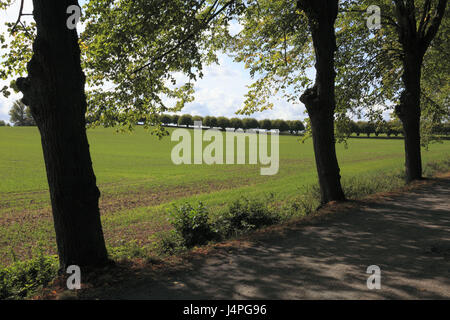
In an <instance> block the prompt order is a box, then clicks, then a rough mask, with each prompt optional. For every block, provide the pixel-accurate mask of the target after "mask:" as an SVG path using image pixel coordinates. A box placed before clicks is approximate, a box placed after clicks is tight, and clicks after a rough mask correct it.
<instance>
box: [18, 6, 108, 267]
mask: <svg viewBox="0 0 450 320" xmlns="http://www.w3.org/2000/svg"><path fill="white" fill-rule="evenodd" d="M33 5H34V11H33V16H34V19H35V21H36V29H37V35H36V38H35V39H34V45H33V57H32V59H31V61H29V63H28V77H27V78H23V77H21V78H19V79H17V81H16V84H17V88H18V89H19V90H20V91H21V92H22V93H23V99H22V102H23V103H24V104H25V105H28V106H29V107H30V109H31V113H32V115H33V118H34V119H35V120H36V123H37V126H38V128H39V131H40V134H41V141H42V149H43V152H44V160H45V164H46V169H47V178H48V184H49V189H50V197H51V203H52V209H53V220H54V225H55V231H56V241H57V246H58V254H59V261H60V267H61V268H63V269H65V268H66V267H67V266H69V265H78V266H80V267H84V266H101V265H105V264H106V263H108V257H107V252H106V247H105V241H104V237H103V231H102V226H101V222H100V211H99V206H98V200H99V197H100V191H99V189H98V188H97V185H96V178H95V175H94V171H93V168H92V161H91V157H90V153H89V144H88V140H87V136H86V121H85V114H86V108H87V105H86V96H85V93H84V85H85V77H84V74H83V71H82V68H81V61H80V48H79V46H78V36H77V32H76V30H70V29H68V28H67V26H66V20H67V13H66V11H67V8H68V7H69V6H71V5H78V2H77V1H75V0H33Z"/></svg>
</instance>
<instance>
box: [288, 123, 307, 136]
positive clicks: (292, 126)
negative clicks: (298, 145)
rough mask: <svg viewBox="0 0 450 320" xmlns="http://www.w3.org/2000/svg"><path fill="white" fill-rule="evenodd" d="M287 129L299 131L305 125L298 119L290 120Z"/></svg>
mask: <svg viewBox="0 0 450 320" xmlns="http://www.w3.org/2000/svg"><path fill="white" fill-rule="evenodd" d="M289 129H290V130H292V131H293V132H296V133H299V132H300V131H304V130H305V125H304V124H303V122H301V121H300V120H292V121H291V122H290V124H289Z"/></svg>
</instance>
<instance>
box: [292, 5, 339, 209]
mask: <svg viewBox="0 0 450 320" xmlns="http://www.w3.org/2000/svg"><path fill="white" fill-rule="evenodd" d="M298 6H299V8H301V9H302V10H303V11H304V12H305V13H306V15H307V17H308V20H309V25H310V29H311V33H312V39H313V44H314V50H315V55H316V83H315V85H314V87H313V88H310V89H308V90H306V91H305V93H304V94H303V95H302V97H301V98H300V100H301V101H302V102H303V103H304V104H305V106H306V109H307V111H308V114H309V117H310V120H311V128H312V136H313V143H314V153H315V157H316V167H317V173H318V175H319V185H320V192H321V202H322V204H325V203H327V202H330V201H336V200H337V201H339V200H345V195H344V192H343V191H342V186H341V176H340V170H339V165H338V161H337V157H336V147H335V137H334V110H335V108H336V99H335V78H336V72H335V69H334V54H335V52H336V49H337V48H336V37H335V30H334V23H335V21H336V17H337V13H338V1H334V0H333V1H329V0H299V1H298Z"/></svg>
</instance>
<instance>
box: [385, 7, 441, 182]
mask: <svg viewBox="0 0 450 320" xmlns="http://www.w3.org/2000/svg"><path fill="white" fill-rule="evenodd" d="M394 3H395V14H396V19H397V26H398V27H397V33H398V41H399V43H400V44H401V49H402V52H403V57H402V64H403V74H402V80H403V85H404V88H403V91H402V93H401V96H400V101H399V104H397V106H396V107H395V112H396V114H397V115H398V117H399V118H400V120H401V121H402V124H403V130H404V134H405V159H406V162H405V166H406V180H407V182H410V181H413V180H416V179H421V178H422V158H421V150H420V146H421V145H420V115H421V111H420V100H421V95H420V92H421V86H420V81H421V69H422V64H423V59H424V56H425V53H426V52H427V50H428V48H429V46H430V45H431V42H432V40H433V38H434V37H435V35H436V33H437V31H438V29H439V26H440V24H441V21H442V18H443V16H444V13H445V8H446V6H447V0H439V1H438V3H437V4H436V6H435V7H434V8H432V0H425V1H423V7H422V9H423V11H422V12H421V13H419V12H418V10H417V9H416V7H415V3H414V1H413V0H408V1H406V3H405V2H404V1H400V0H394ZM418 15H420V16H421V18H420V19H419V20H417V18H416V16H418Z"/></svg>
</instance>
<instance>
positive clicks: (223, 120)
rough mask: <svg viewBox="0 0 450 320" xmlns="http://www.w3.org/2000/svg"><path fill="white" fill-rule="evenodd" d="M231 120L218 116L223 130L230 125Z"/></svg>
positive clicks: (218, 123) (218, 122)
mask: <svg viewBox="0 0 450 320" xmlns="http://www.w3.org/2000/svg"><path fill="white" fill-rule="evenodd" d="M230 125H231V124H230V120H229V119H228V118H226V117H218V118H217V126H218V127H219V128H222V130H226V128H229V127H230Z"/></svg>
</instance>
